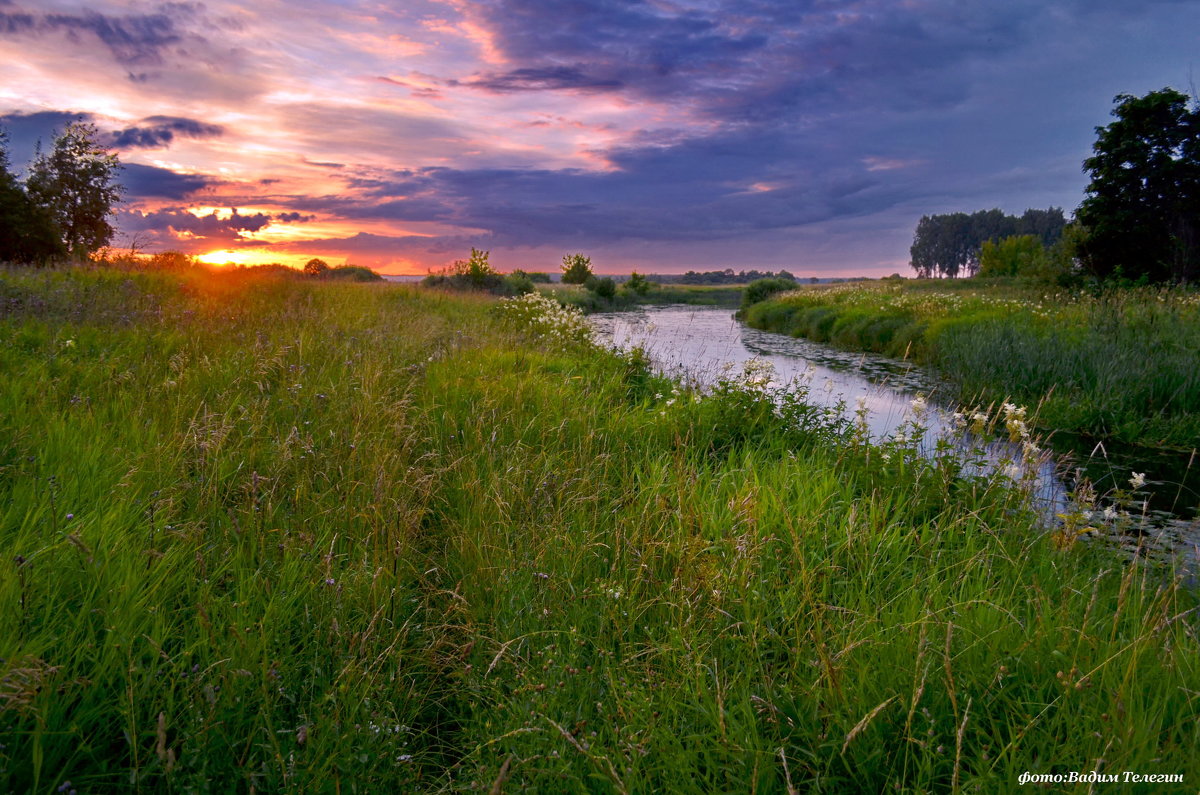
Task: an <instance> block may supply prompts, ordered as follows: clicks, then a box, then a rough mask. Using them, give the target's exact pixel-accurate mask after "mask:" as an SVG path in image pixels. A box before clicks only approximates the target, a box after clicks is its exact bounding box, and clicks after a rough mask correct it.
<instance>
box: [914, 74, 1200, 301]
mask: <svg viewBox="0 0 1200 795" xmlns="http://www.w3.org/2000/svg"><path fill="white" fill-rule="evenodd" d="M1113 102H1114V104H1115V106H1116V107H1114V108H1113V111H1112V115H1113V116H1114V117H1115V118H1116V120H1115V121H1113V122H1112V123H1110V124H1108V125H1107V126H1103V127H1097V128H1096V143H1095V144H1094V145H1093V146H1092V152H1093V154H1092V156H1091V157H1089V158H1087V159H1086V160H1084V161H1083V170H1084V171H1085V172H1086V173H1087V174H1088V175H1089V176H1090V177H1091V182H1090V183H1089V184H1088V186H1087V193H1086V196H1085V198H1084V200H1083V202H1082V203H1081V204H1080V205H1079V208H1078V209H1077V210H1076V211H1075V221H1074V223H1071V224H1067V223H1066V219H1065V218H1064V217H1063V214H1062V210H1061V209H1059V208H1056V207H1051V208H1050V209H1048V210H1026V211H1025V214H1024V215H1022V216H1020V217H1015V216H1006V215H1005V214H1004V213H1003V212H1001V211H1000V210H984V211H981V212H977V213H973V214H970V215H968V214H967V213H950V214H947V215H927V216H924V217H923V218H921V220H920V222H919V223H918V224H917V230H916V234H915V235H914V237H913V244H912V248H911V250H910V253H911V255H912V266H913V268H914V269H916V271H917V274H918V275H919V276H923V277H933V276H950V277H953V276H959V275H971V274H974V273H976V272H978V274H979V275H980V276H1031V277H1034V278H1039V279H1044V280H1057V281H1064V280H1067V281H1069V280H1074V279H1078V278H1079V277H1080V276H1081V275H1090V276H1091V277H1093V278H1095V279H1097V280H1099V281H1117V282H1121V281H1136V282H1180V283H1182V282H1190V281H1195V280H1197V279H1200V102H1197V101H1196V99H1195V98H1189V97H1188V96H1187V95H1186V94H1183V93H1181V92H1179V91H1176V90H1174V89H1171V88H1164V89H1161V90H1159V91H1151V92H1149V93H1148V94H1146V95H1145V96H1143V97H1135V96H1132V95H1130V94H1120V95H1118V96H1117V97H1116V98H1115V99H1114V100H1113Z"/></svg>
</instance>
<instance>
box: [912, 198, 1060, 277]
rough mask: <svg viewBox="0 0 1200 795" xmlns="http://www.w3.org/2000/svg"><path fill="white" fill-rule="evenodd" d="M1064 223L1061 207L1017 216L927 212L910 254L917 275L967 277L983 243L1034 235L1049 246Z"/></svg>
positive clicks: (986, 212)
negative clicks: (931, 213)
mask: <svg viewBox="0 0 1200 795" xmlns="http://www.w3.org/2000/svg"><path fill="white" fill-rule="evenodd" d="M1066 225H1067V221H1066V218H1065V217H1064V216H1063V211H1062V208H1061V207H1050V208H1048V209H1046V210H1034V209H1029V210H1026V211H1025V212H1024V213H1023V214H1022V215H1019V216H1017V215H1006V214H1005V213H1004V212H1003V211H1002V210H997V209H992V210H980V211H978V212H975V213H971V214H969V215H968V214H967V213H948V214H945V215H926V216H923V217H922V218H921V220H920V221H919V222H917V230H916V233H915V234H914V235H913V244H912V248H911V249H909V254H910V256H911V257H912V267H913V268H914V269H915V270H916V271H917V275H918V276H921V277H924V278H930V277H934V276H948V277H951V278H953V277H956V276H962V275H967V276H969V275H972V274H974V273H975V272H976V271H977V270H978V269H979V252H980V249H981V248H982V247H983V244H984V243H985V242H987V241H989V240H992V241H998V240H1003V239H1005V238H1008V237H1013V236H1015V235H1033V236H1034V237H1036V238H1038V239H1039V240H1041V242H1042V245H1044V246H1052V245H1054V244H1055V243H1056V242H1058V239H1059V238H1060V237H1062V233H1063V229H1064V228H1065V227H1066Z"/></svg>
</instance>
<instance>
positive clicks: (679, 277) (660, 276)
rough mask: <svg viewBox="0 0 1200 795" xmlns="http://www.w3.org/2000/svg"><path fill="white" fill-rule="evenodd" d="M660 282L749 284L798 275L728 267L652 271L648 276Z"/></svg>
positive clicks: (791, 277) (789, 278)
mask: <svg viewBox="0 0 1200 795" xmlns="http://www.w3.org/2000/svg"><path fill="white" fill-rule="evenodd" d="M648 278H649V279H650V280H651V281H655V282H658V283H659V284H749V283H750V282H752V281H755V280H756V279H788V280H790V281H796V277H795V276H793V275H792V274H791V273H789V272H788V271H779V272H778V273H772V272H771V271H756V270H748V271H745V270H743V271H737V272H734V270H733V268H726V269H725V270H723V271H704V272H703V273H701V272H699V271H688V272H687V273H683V274H680V273H652V274H650V275H649V277H648Z"/></svg>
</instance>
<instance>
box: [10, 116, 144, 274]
mask: <svg viewBox="0 0 1200 795" xmlns="http://www.w3.org/2000/svg"><path fill="white" fill-rule="evenodd" d="M98 137H99V133H98V131H97V130H96V127H95V126H94V125H91V124H84V123H82V122H73V123H71V124H68V125H67V127H66V129H64V130H63V131H62V133H61V134H60V135H59V136H58V137H57V138H55V139H54V145H53V147H52V148H51V150H50V152H49V153H43V154H39V155H38V156H37V157H36V158H34V161H33V163H32V164H31V165H30V167H29V177H28V179H26V181H25V190H26V192H27V193H28V195H29V199H30V200H31V201H32V202H33V203H34V204H35V205H37V206H38V207H40V208H42V210H43V211H44V212H46V213H47V214H48V215H49V216H50V218H51V219H53V221H54V225H55V227H56V228H57V230H58V233H59V237H60V239H61V240H62V243H63V246H65V247H66V249H67V251H68V252H69V253H70V254H71V256H72V257H75V258H77V259H82V258H85V257H87V255H89V254H91V253H92V252H93V251H96V250H97V249H100V248H103V247H104V246H107V245H108V244H109V243H110V242H111V241H112V238H113V234H114V232H115V230H114V228H113V226H112V224H111V223H110V222H109V217H110V216H111V215H112V213H113V206H114V205H115V204H116V203H117V202H118V201H120V199H121V193H122V188H121V186H120V184H119V183H118V182H117V181H116V176H117V172H118V170H119V169H120V168H121V164H120V161H118V160H117V156H116V155H115V154H113V153H111V152H109V151H108V150H107V149H105V148H104V147H103V146H101V145H100V144H99V143H98Z"/></svg>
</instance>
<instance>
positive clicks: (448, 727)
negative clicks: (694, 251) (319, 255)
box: [0, 270, 1200, 793]
mask: <svg viewBox="0 0 1200 795" xmlns="http://www.w3.org/2000/svg"><path fill="white" fill-rule="evenodd" d="M496 306H497V305H496V304H495V303H493V302H490V301H486V300H483V299H478V298H472V297H470V296H451V295H445V294H440V293H436V292H430V291H420V290H419V289H416V288H412V287H408V286H403V285H392V284H387V285H353V284H313V283H302V282H295V281H282V280H276V279H271V278H266V277H264V278H262V279H240V280H231V279H227V278H221V277H219V276H214V275H209V274H206V273H203V272H199V271H197V272H194V273H188V272H185V273H180V274H175V275H167V274H154V273H144V274H127V273H120V272H114V271H106V270H52V271H41V272H37V271H22V270H8V271H3V272H0V311H2V312H3V314H2V316H0V368H2V370H3V372H5V373H7V374H10V377H6V378H4V379H0V492H2V495H0V496H2V499H0V506H2V507H0V547H2V554H0V605H2V606H3V607H2V609H0V790H4V791H13V792H23V791H36V792H47V791H51V792H52V791H58V790H60V789H61V790H62V791H64V792H66V791H69V790H71V789H74V790H77V791H78V792H81V793H82V792H130V791H134V792H137V791H142V792H159V791H163V792H174V791H180V792H191V791H197V792H200V791H234V790H237V791H249V790H251V789H253V790H255V791H266V792H271V791H305V792H379V791H428V792H447V791H459V790H474V791H478V790H483V791H491V792H515V791H520V790H523V789H531V790H534V791H594V792H651V791H664V792H711V791H734V792H788V791H792V790H793V789H794V790H796V791H810V790H811V791H821V792H857V791H864V790H867V791H882V790H884V789H885V788H886V789H889V790H892V791H900V792H925V791H975V790H977V789H978V790H981V791H997V790H1005V789H1009V788H1012V787H1013V783H1014V782H1015V781H1016V780H1017V776H1018V775H1020V773H1022V772H1024V771H1027V770H1030V771H1034V772H1065V771H1072V770H1079V771H1091V770H1093V769H1101V770H1103V771H1110V772H1111V771H1123V770H1132V771H1137V772H1139V773H1179V774H1181V775H1183V776H1184V780H1185V781H1187V782H1194V781H1196V780H1197V777H1198V776H1200V761H1197V755H1196V754H1195V749H1196V747H1197V743H1198V742H1200V722H1198V721H1197V708H1198V707H1200V655H1198V654H1197V651H1198V650H1197V640H1196V637H1197V636H1196V628H1197V627H1196V624H1197V620H1196V607H1197V598H1196V593H1195V591H1194V590H1190V589H1189V588H1187V587H1185V586H1183V585H1181V582H1180V580H1179V579H1177V578H1175V577H1174V576H1173V575H1172V572H1171V571H1169V570H1165V569H1163V568H1161V567H1158V566H1154V565H1150V564H1146V565H1132V564H1127V563H1124V562H1121V561H1120V560H1118V559H1116V558H1114V557H1113V556H1112V554H1111V553H1110V552H1109V551H1108V550H1107V549H1105V548H1103V547H1101V546H1099V545H1094V544H1088V543H1081V542H1077V541H1076V539H1075V538H1074V537H1069V538H1068V537H1064V536H1063V535H1061V534H1057V535H1056V534H1049V535H1047V534H1045V533H1043V532H1040V531H1038V530H1037V529H1036V528H1035V527H1034V523H1033V519H1032V517H1031V515H1030V514H1029V512H1028V511H1026V510H1025V509H1024V508H1023V502H1022V500H1021V498H1020V495H1019V494H1017V493H1016V492H1015V491H1013V490H1012V489H1011V488H1008V487H1007V486H1005V484H1004V483H1003V482H989V481H983V480H978V479H963V478H960V477H957V476H956V470H955V467H954V465H953V462H952V461H951V460H950V459H945V460H937V461H925V460H924V459H922V458H921V457H920V456H918V455H916V454H915V452H914V451H913V449H912V448H911V447H903V446H900V445H895V444H893V445H892V446H891V447H885V448H879V447H873V446H870V445H867V444H865V443H863V442H862V441H861V440H860V438H859V437H858V436H856V434H855V430H854V428H853V427H852V426H847V425H845V424H844V423H842V422H839V421H836V420H832V419H830V418H829V417H828V416H825V415H823V414H821V413H820V412H818V411H815V410H813V409H810V408H808V407H807V406H806V405H805V404H804V403H803V401H802V400H800V399H799V398H798V397H795V396H794V397H792V398H790V399H785V400H784V402H783V404H782V406H781V408H780V409H779V410H778V411H777V410H776V406H775V403H774V402H773V401H772V400H771V395H770V394H768V392H767V390H766V389H765V388H764V387H763V386H762V384H761V383H760V382H758V381H756V380H754V379H747V380H734V381H729V382H726V383H725V384H723V385H722V386H721V387H719V388H718V389H716V390H715V391H714V392H713V393H711V394H706V395H695V394H689V393H685V392H682V391H680V390H679V389H678V388H677V387H675V386H674V385H672V384H671V383H670V382H667V381H664V380H662V379H660V378H658V377H656V376H654V375H652V374H651V373H650V372H649V371H648V370H647V368H646V364H645V362H644V361H643V360H642V359H641V358H640V357H638V356H637V355H632V356H626V357H618V356H616V355H613V354H611V353H606V352H604V351H600V350H597V349H595V348H593V347H591V346H589V345H587V344H586V343H584V342H582V341H581V340H580V334H579V328H580V326H579V322H580V321H579V320H578V318H577V317H576V316H574V315H572V314H571V313H569V312H567V311H566V310H560V309H549V308H547V307H546V306H544V305H542V306H539V305H537V304H535V302H534V300H532V299H526V300H524V301H523V302H521V303H511V304H506V305H504V306H505V307H506V309H504V310H503V311H499V310H497V308H496ZM885 454H886V456H887V459H886V460H885V459H884V455H885Z"/></svg>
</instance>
